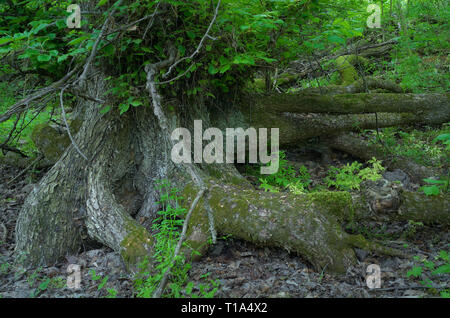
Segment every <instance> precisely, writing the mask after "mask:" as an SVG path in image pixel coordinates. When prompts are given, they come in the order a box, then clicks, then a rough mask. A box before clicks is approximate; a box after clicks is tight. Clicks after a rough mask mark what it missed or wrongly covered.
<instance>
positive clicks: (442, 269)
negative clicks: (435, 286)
mask: <svg viewBox="0 0 450 318" xmlns="http://www.w3.org/2000/svg"><path fill="white" fill-rule="evenodd" d="M449 273H450V264H445V265H442V266H439V267H438V268H436V270H434V271H433V272H431V274H433V275H439V274H449Z"/></svg>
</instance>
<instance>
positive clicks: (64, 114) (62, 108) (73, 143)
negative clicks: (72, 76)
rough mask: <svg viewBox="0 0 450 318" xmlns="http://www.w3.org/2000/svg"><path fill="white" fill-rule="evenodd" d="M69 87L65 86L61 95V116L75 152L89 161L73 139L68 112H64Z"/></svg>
mask: <svg viewBox="0 0 450 318" xmlns="http://www.w3.org/2000/svg"><path fill="white" fill-rule="evenodd" d="M67 87H69V85H66V86H64V87H63V88H62V89H61V92H60V93H59V103H60V105H61V114H62V117H63V120H64V124H65V125H66V129H67V134H68V135H69V138H70V141H71V142H72V145H73V147H74V148H75V150H76V151H77V152H78V153H79V154H80V155H81V156H82V157H83V158H84V159H86V160H88V158H87V157H86V156H85V155H84V154H83V153H82V152H81V150H80V148H78V146H77V144H76V142H75V140H74V139H73V137H72V134H71V133H70V128H69V124H68V123H67V119H66V111H65V110H64V100H63V95H64V90H65V89H66V88H67Z"/></svg>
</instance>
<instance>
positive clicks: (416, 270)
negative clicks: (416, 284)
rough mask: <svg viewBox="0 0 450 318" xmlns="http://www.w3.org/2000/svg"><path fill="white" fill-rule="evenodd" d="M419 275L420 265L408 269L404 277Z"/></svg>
mask: <svg viewBox="0 0 450 318" xmlns="http://www.w3.org/2000/svg"><path fill="white" fill-rule="evenodd" d="M421 275H422V267H420V266H416V267H413V269H411V270H410V271H408V273H406V277H410V276H414V277H419V276H421Z"/></svg>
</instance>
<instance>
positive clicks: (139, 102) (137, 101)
mask: <svg viewBox="0 0 450 318" xmlns="http://www.w3.org/2000/svg"><path fill="white" fill-rule="evenodd" d="M130 104H131V106H134V107H137V106H141V105H142V102H141V101H140V100H138V99H135V100H133V101H132V102H131V103H130Z"/></svg>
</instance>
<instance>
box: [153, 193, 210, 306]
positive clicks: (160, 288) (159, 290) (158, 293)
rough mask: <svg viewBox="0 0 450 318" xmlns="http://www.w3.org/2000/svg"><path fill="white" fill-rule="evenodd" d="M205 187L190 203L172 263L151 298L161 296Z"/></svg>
mask: <svg viewBox="0 0 450 318" xmlns="http://www.w3.org/2000/svg"><path fill="white" fill-rule="evenodd" d="M205 191H206V189H205V188H204V189H201V190H200V191H199V192H198V193H197V196H196V197H195V199H194V201H193V202H192V204H191V207H190V209H189V211H188V213H187V215H186V218H185V219H184V224H183V229H182V231H181V235H180V238H179V240H178V243H177V246H176V247H175V251H174V253H173V259H172V263H171V264H170V267H169V268H168V269H167V270H166V271H165V272H164V276H163V278H162V279H161V282H160V283H159V285H158V287H157V288H156V290H155V292H154V293H153V296H152V297H153V298H159V297H161V295H162V293H163V291H164V288H165V287H166V285H167V282H168V280H169V274H170V270H171V269H172V267H173V266H175V263H176V260H177V257H178V254H179V253H180V250H181V246H182V245H183V242H184V240H185V238H186V233H187V228H188V224H189V220H190V218H191V215H192V212H193V211H194V210H195V207H196V206H197V204H198V201H200V199H201V197H202V196H203V195H204V194H205Z"/></svg>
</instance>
